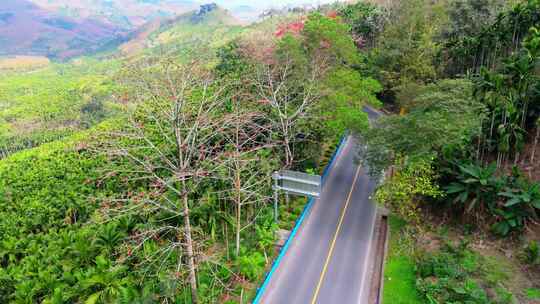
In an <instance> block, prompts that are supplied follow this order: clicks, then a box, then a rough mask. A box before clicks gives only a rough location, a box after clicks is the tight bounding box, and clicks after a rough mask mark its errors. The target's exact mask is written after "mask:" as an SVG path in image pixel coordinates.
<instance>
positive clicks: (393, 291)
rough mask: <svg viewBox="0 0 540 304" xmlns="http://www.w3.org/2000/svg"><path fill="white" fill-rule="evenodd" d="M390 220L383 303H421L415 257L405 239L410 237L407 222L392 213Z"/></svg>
mask: <svg viewBox="0 0 540 304" xmlns="http://www.w3.org/2000/svg"><path fill="white" fill-rule="evenodd" d="M388 220H389V221H388V224H389V226H390V240H389V245H388V249H389V251H388V253H387V259H386V263H385V267H384V291H383V303H386V304H411V303H421V302H422V299H421V298H420V294H419V293H418V291H417V290H416V285H415V284H416V271H415V263H414V257H413V256H412V254H411V253H410V250H409V249H410V248H408V244H404V240H407V239H408V238H409V236H408V235H407V233H406V232H405V231H407V223H406V222H405V221H404V220H401V219H400V218H398V217H396V216H395V215H390V217H389V218H388Z"/></svg>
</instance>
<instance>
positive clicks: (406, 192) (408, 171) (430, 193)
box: [375, 159, 443, 222]
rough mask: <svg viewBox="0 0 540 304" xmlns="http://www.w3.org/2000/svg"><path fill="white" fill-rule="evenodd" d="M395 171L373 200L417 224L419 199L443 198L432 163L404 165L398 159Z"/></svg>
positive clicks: (401, 160)
mask: <svg viewBox="0 0 540 304" xmlns="http://www.w3.org/2000/svg"><path fill="white" fill-rule="evenodd" d="M395 170H396V171H395V174H393V176H391V177H390V178H389V179H388V180H386V181H385V182H384V184H383V185H382V186H381V187H380V188H379V189H378V190H377V192H376V194H375V198H376V200H377V201H378V202H380V203H382V204H385V205H388V206H391V207H392V209H394V210H396V212H397V214H398V215H399V216H400V217H402V218H404V219H407V220H409V221H415V222H418V221H419V220H420V218H419V213H418V207H419V204H420V200H421V198H422V197H425V198H427V197H430V198H439V197H441V196H443V192H442V191H441V190H440V189H439V186H438V185H437V183H436V179H437V176H436V173H435V171H434V170H433V166H432V162H431V161H427V160H417V161H413V162H410V163H406V162H405V161H404V160H403V159H398V160H397V163H396V167H395Z"/></svg>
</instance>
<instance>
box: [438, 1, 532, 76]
mask: <svg viewBox="0 0 540 304" xmlns="http://www.w3.org/2000/svg"><path fill="white" fill-rule="evenodd" d="M501 8H502V3H501V1H496V0H495V1H493V0H492V1H458V2H455V4H454V5H453V6H452V8H451V10H450V27H449V28H448V31H446V32H445V38H447V40H446V41H445V42H443V44H444V47H443V53H444V54H445V57H446V59H445V62H446V65H447V67H446V70H447V72H448V73H450V74H451V75H455V74H459V73H465V72H467V71H473V72H478V71H479V70H480V68H482V67H487V68H490V69H491V68H495V67H497V66H498V65H499V64H500V63H501V61H503V60H504V59H505V58H506V57H508V56H510V55H512V53H514V52H515V51H516V50H518V49H519V47H520V43H521V42H522V41H523V39H524V38H525V37H526V36H527V33H528V32H529V29H530V28H531V27H535V26H536V27H538V25H539V24H540V13H539V12H540V2H539V1H538V0H525V1H518V2H517V3H516V4H515V5H514V6H513V7H511V8H509V9H506V10H503V11H501ZM497 13H498V14H497ZM495 14H497V15H496V16H495Z"/></svg>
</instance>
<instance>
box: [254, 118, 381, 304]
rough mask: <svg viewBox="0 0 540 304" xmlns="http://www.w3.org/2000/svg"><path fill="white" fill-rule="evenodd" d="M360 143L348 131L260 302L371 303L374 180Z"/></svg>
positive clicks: (268, 303)
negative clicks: (359, 150) (360, 158)
mask: <svg viewBox="0 0 540 304" xmlns="http://www.w3.org/2000/svg"><path fill="white" fill-rule="evenodd" d="M366 112H368V114H369V116H370V119H374V118H376V117H378V116H379V114H378V113H377V112H374V111H373V110H370V109H366ZM358 145H359V143H358V141H357V139H355V138H354V137H351V136H350V137H348V139H347V141H346V142H345V144H344V147H343V149H342V150H341V152H340V154H339V155H337V156H336V159H335V161H334V163H333V165H332V166H333V167H332V168H330V171H329V174H328V176H327V178H326V180H325V183H324V185H323V188H322V192H321V195H320V197H319V199H317V200H316V201H315V202H314V205H313V207H312V208H311V210H310V211H309V214H307V216H306V218H305V220H304V222H303V223H302V225H301V226H300V228H299V230H298V232H297V235H296V237H295V238H294V239H293V240H292V242H291V244H290V246H289V248H288V250H287V252H286V254H285V256H284V257H283V259H282V260H281V263H280V264H279V266H278V267H277V269H276V270H275V272H274V273H273V275H272V277H271V278H270V280H269V282H268V285H267V286H266V288H265V290H264V291H263V293H262V297H261V298H260V301H259V303H264V304H297V303H298V304H303V303H311V304H314V303H321V304H326V303H328V304H333V303H336V304H348V303H360V304H367V299H368V297H369V291H370V290H369V287H370V282H368V281H369V279H368V278H367V275H368V273H369V265H368V264H369V256H370V248H371V243H372V242H371V238H372V235H373V226H374V222H375V214H376V207H375V205H374V203H372V202H371V201H370V195H371V194H372V192H373V190H374V188H375V186H376V182H375V181H374V180H372V179H371V178H370V177H369V176H368V174H367V170H365V169H364V168H362V167H361V166H359V164H358V163H357V162H356V161H355V158H356V155H357V149H356V147H358Z"/></svg>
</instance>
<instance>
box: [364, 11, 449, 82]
mask: <svg viewBox="0 0 540 304" xmlns="http://www.w3.org/2000/svg"><path fill="white" fill-rule="evenodd" d="M442 14H443V12H442V4H441V3H438V2H437V3H433V2H430V1H425V0H414V1H399V2H397V3H396V5H395V7H394V8H392V10H391V11H390V12H389V13H388V16H387V18H386V19H387V20H388V22H387V23H386V24H385V27H384V31H383V32H382V34H381V35H380V37H379V38H378V39H377V45H376V47H375V48H374V49H373V51H372V52H371V53H370V56H371V57H372V58H373V59H372V60H373V62H374V63H375V65H376V66H377V68H378V69H379V70H380V71H379V72H378V73H379V79H380V80H381V82H382V83H383V84H384V86H385V87H386V88H388V89H392V88H394V87H397V86H400V85H403V84H406V83H409V82H419V83H428V82H431V81H433V80H435V79H436V78H437V69H436V68H435V65H434V62H433V61H434V58H435V55H436V54H437V52H438V48H439V47H438V45H437V44H435V43H434V42H433V39H434V37H435V36H436V35H437V33H438V32H439V29H440V27H441V26H442V22H441V19H443V18H442V17H441V16H440V15H442Z"/></svg>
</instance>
